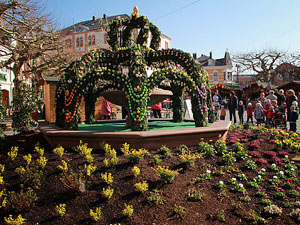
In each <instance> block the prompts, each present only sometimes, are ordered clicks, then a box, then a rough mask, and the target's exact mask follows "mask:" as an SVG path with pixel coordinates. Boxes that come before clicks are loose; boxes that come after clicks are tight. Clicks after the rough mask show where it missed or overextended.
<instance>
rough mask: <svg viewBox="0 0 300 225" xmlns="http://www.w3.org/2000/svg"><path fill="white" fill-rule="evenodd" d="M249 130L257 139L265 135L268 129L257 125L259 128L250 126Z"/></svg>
mask: <svg viewBox="0 0 300 225" xmlns="http://www.w3.org/2000/svg"><path fill="white" fill-rule="evenodd" d="M249 130H250V131H251V133H252V135H253V136H256V137H257V138H261V137H262V135H264V134H265V132H266V131H267V130H268V129H267V128H266V127H265V126H263V125H257V126H250V129H249Z"/></svg>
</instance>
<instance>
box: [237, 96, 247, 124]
mask: <svg viewBox="0 0 300 225" xmlns="http://www.w3.org/2000/svg"><path fill="white" fill-rule="evenodd" d="M244 112H245V106H244V104H243V101H239V105H238V114H239V119H240V123H241V124H244Z"/></svg>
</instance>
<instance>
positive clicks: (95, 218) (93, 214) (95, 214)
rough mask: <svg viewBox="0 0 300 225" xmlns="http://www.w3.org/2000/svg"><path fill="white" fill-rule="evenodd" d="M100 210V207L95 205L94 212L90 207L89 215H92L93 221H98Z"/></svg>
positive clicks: (100, 214)
mask: <svg viewBox="0 0 300 225" xmlns="http://www.w3.org/2000/svg"><path fill="white" fill-rule="evenodd" d="M101 210H102V209H101V208H100V207H97V208H96V209H95V212H94V211H93V210H92V209H90V216H91V217H92V219H93V220H94V221H96V222H98V221H99V220H100V219H101V217H102V211H101Z"/></svg>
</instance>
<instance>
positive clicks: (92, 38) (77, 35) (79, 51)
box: [62, 14, 171, 56]
mask: <svg viewBox="0 0 300 225" xmlns="http://www.w3.org/2000/svg"><path fill="white" fill-rule="evenodd" d="M118 18H129V16H128V15H126V14H122V15H118V16H110V17H109V16H107V15H106V14H104V15H103V17H102V18H97V17H96V16H93V17H92V19H91V20H87V21H83V22H79V23H76V24H74V25H71V26H69V27H66V28H64V29H63V30H62V32H63V34H64V41H65V44H66V50H68V51H71V52H73V53H75V54H76V55H78V56H81V55H83V54H85V53H87V52H88V51H90V50H91V49H94V48H104V49H109V45H108V43H107V33H106V29H105V28H106V25H107V24H109V23H110V22H111V21H112V20H115V19H118ZM121 30H122V28H121V29H120V33H119V37H120V36H121V35H122V31H121ZM137 34H138V31H137V30H135V31H134V32H133V38H136V37H137ZM148 43H149V45H150V39H149V40H148ZM160 47H161V48H163V49H166V48H171V38H169V37H167V36H166V35H164V34H161V44H160Z"/></svg>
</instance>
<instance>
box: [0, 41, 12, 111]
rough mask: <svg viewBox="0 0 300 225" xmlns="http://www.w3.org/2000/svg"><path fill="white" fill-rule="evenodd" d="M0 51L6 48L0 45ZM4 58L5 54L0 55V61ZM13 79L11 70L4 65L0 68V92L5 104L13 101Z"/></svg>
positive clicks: (5, 50) (4, 50)
mask: <svg viewBox="0 0 300 225" xmlns="http://www.w3.org/2000/svg"><path fill="white" fill-rule="evenodd" d="M12 44H14V43H12ZM0 52H7V49H5V48H4V47H3V46H0ZM5 59H6V58H5V56H0V61H4V60H5ZM14 79H15V75H14V73H13V72H12V71H11V70H9V69H7V68H5V67H3V68H0V85H1V92H2V97H3V103H4V105H6V106H11V105H12V103H13V95H14Z"/></svg>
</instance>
